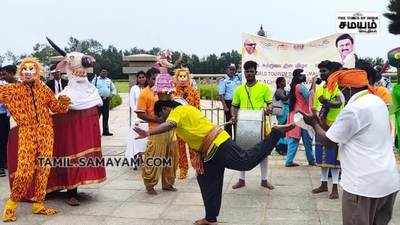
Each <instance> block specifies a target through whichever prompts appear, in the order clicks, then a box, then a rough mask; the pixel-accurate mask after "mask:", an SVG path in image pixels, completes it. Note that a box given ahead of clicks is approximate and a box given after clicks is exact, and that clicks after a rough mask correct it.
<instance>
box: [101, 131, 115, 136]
mask: <svg viewBox="0 0 400 225" xmlns="http://www.w3.org/2000/svg"><path fill="white" fill-rule="evenodd" d="M113 135H114V134H113V133H110V132H108V133H103V136H113Z"/></svg>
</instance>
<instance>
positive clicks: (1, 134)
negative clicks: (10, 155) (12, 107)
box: [0, 113, 10, 169]
mask: <svg viewBox="0 0 400 225" xmlns="http://www.w3.org/2000/svg"><path fill="white" fill-rule="evenodd" d="M9 132H10V117H8V116H7V114H5V113H2V114H0V169H5V168H7V141H8V133H9Z"/></svg>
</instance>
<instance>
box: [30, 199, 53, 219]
mask: <svg viewBox="0 0 400 225" xmlns="http://www.w3.org/2000/svg"><path fill="white" fill-rule="evenodd" d="M32 213H33V214H40V215H45V216H50V215H54V214H56V213H58V210H57V209H54V208H50V207H45V206H44V204H43V202H40V203H38V202H35V203H33V205H32Z"/></svg>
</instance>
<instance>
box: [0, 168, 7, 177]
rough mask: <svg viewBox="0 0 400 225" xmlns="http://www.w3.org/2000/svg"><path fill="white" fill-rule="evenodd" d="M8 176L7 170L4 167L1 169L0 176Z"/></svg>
mask: <svg viewBox="0 0 400 225" xmlns="http://www.w3.org/2000/svg"><path fill="white" fill-rule="evenodd" d="M5 176H7V174H6V171H5V170H4V169H0V177H5Z"/></svg>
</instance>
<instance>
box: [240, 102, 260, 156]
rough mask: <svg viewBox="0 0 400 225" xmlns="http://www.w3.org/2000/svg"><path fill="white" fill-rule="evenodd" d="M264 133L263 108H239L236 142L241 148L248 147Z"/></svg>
mask: <svg viewBox="0 0 400 225" xmlns="http://www.w3.org/2000/svg"><path fill="white" fill-rule="evenodd" d="M264 135H265V114H264V110H240V111H239V113H238V119H237V123H236V132H235V142H236V144H237V145H238V146H239V147H241V148H242V149H250V148H252V147H254V145H256V144H257V143H258V142H260V141H261V140H262V139H263V138H264Z"/></svg>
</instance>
